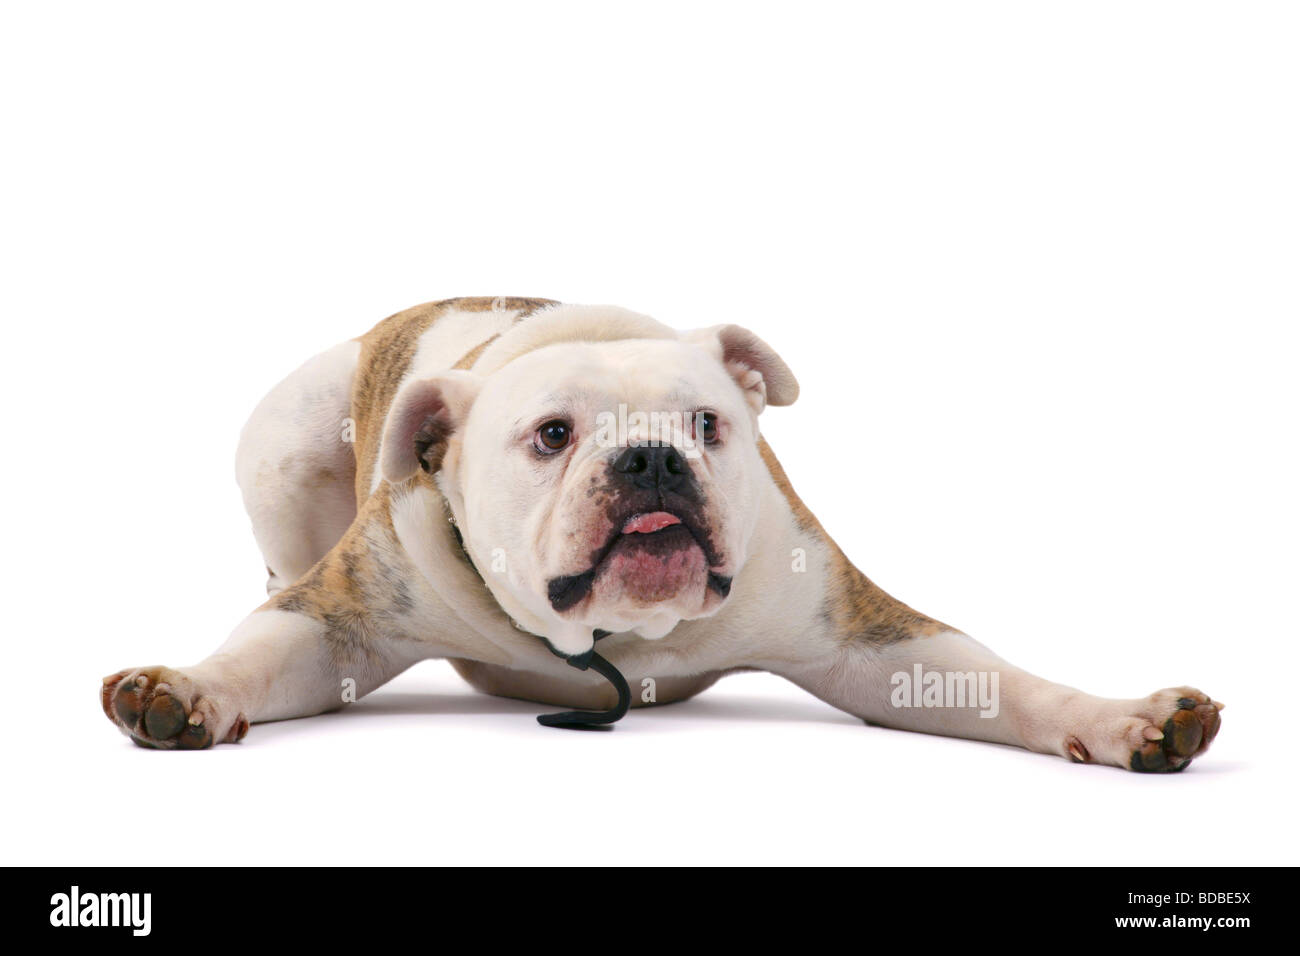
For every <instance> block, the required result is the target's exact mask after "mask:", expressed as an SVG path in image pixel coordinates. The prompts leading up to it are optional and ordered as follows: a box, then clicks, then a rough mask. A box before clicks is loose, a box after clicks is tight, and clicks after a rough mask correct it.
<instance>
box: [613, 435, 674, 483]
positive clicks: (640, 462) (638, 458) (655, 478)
mask: <svg viewBox="0 0 1300 956" xmlns="http://www.w3.org/2000/svg"><path fill="white" fill-rule="evenodd" d="M613 468H614V471H615V472H616V473H617V474H620V475H622V476H623V477H624V478H626V479H627V480H628V481H630V482H631V483H632V484H634V485H636V486H637V487H638V488H657V489H659V490H660V491H677V490H679V489H680V488H681V487H682V486H683V485H685V484H686V479H687V478H688V477H689V476H690V466H688V465H687V464H686V462H685V461H684V460H683V459H682V456H681V455H679V454H678V453H677V449H676V448H673V447H672V446H671V445H633V446H631V447H629V448H627V449H626V450H625V451H624V452H623V454H621V455H619V456H618V457H617V458H615V459H614V465H613Z"/></svg>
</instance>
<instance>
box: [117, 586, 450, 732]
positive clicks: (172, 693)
mask: <svg viewBox="0 0 1300 956" xmlns="http://www.w3.org/2000/svg"><path fill="white" fill-rule="evenodd" d="M285 593H289V592H285ZM423 656H425V655H424V653H423V652H422V651H420V650H419V649H418V648H413V647H410V646H397V645H392V644H388V643H384V644H377V645H373V646H369V647H365V648H363V647H361V646H360V645H357V646H354V647H352V648H349V647H348V646H347V645H346V644H342V645H341V644H340V642H338V641H337V640H335V639H334V638H333V636H332V635H331V633H330V625H329V624H328V623H325V622H322V621H319V620H316V619H315V618H313V617H311V616H309V615H307V614H303V613H298V612H293V611H285V610H280V609H277V608H273V607H269V606H268V607H264V608H262V609H259V610H257V611H254V612H253V613H252V614H250V615H249V616H248V617H247V618H245V619H244V621H243V623H241V624H240V625H239V627H237V628H236V629H235V631H234V633H232V634H231V636H230V638H229V640H227V641H226V643H225V644H223V645H222V646H221V647H220V648H219V649H218V650H217V651H216V652H215V653H214V654H212V655H211V656H210V657H208V658H207V659H206V660H204V661H203V662H201V663H199V664H196V665H194V666H192V667H186V668H179V669H178V668H170V667H158V666H155V667H140V668H128V669H126V670H122V671H118V672H117V673H116V674H112V675H110V676H109V677H106V678H104V682H103V688H102V690H101V692H100V693H101V702H102V704H103V708H104V714H105V716H107V717H108V719H109V720H111V721H113V723H114V724H115V725H117V727H118V728H119V729H120V730H121V731H122V732H123V733H125V734H126V735H127V736H128V737H130V738H131V739H132V740H134V741H135V742H136V743H138V744H141V745H143V746H147V747H156V748H159V749H166V750H172V749H179V750H197V749H202V748H206V747H211V746H212V745H213V744H217V743H235V742H236V741H238V740H240V739H242V738H243V736H244V734H246V733H247V732H248V727H249V725H250V724H253V723H260V722H263V721H268V720H285V719H288V718H291V717H309V716H311V715H313V714H319V713H323V712H324V711H327V710H333V709H335V708H337V707H339V706H341V705H342V704H343V702H344V700H345V699H359V698H360V697H361V696H362V695H364V694H366V693H369V692H370V691H371V690H374V689H375V688H376V687H379V686H380V685H381V684H384V683H386V682H387V681H388V680H390V679H391V678H393V677H395V676H396V675H397V674H399V673H401V671H403V670H405V669H406V668H407V667H409V666H410V665H411V664H412V663H414V661H415V660H418V659H420V658H421V657H423ZM348 680H350V681H352V682H354V683H351V684H345V681H348ZM345 689H347V690H353V689H354V690H355V696H354V697H353V696H351V695H349V697H348V698H345V696H344V691H345Z"/></svg>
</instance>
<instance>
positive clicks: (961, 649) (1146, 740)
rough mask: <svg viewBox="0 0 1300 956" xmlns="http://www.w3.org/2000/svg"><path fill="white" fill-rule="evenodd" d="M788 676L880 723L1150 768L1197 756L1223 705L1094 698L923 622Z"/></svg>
mask: <svg viewBox="0 0 1300 956" xmlns="http://www.w3.org/2000/svg"><path fill="white" fill-rule="evenodd" d="M787 676H789V677H790V678H791V679H792V680H794V681H795V682H796V683H799V684H800V685H802V686H804V687H805V688H807V689H808V690H810V691H811V692H812V693H814V694H816V695H817V696H818V697H820V698H822V699H823V700H825V701H827V702H828V703H831V704H833V705H835V706H836V707H839V708H840V709H841V710H845V711H848V712H849V713H851V714H854V715H856V716H858V717H861V718H863V719H865V720H867V721H870V722H871V723H874V724H879V725H881V726H884V727H893V728H897V729H900V730H915V731H921V732H923V733H932V734H944V735H946V736H951V737H966V738H969V739H973V740H988V741H993V742H996V743H1003V744H1011V745H1014V746H1018V747H1024V748H1026V749H1028V750H1033V751H1037V752H1039V753H1049V754H1057V755H1058V756H1062V757H1066V758H1068V759H1070V760H1073V761H1076V762H1079V763H1101V764H1110V765H1112V766H1117V767H1125V768H1127V769H1130V770H1137V771H1143V772H1155V773H1161V772H1168V771H1177V770H1182V769H1183V768H1184V767H1186V766H1187V765H1188V764H1189V763H1190V762H1191V761H1192V759H1193V758H1195V757H1198V756H1200V755H1201V754H1203V753H1204V752H1205V751H1206V749H1207V748H1208V747H1209V746H1210V743H1211V742H1212V741H1213V740H1214V737H1215V734H1217V733H1218V731H1219V710H1220V709H1221V708H1222V705H1221V704H1218V703H1215V702H1214V701H1211V700H1210V698H1209V697H1208V696H1207V695H1206V694H1204V693H1202V692H1201V691H1199V690H1196V689H1195V688H1192V687H1172V688H1167V689H1165V690H1159V691H1156V692H1155V693H1153V694H1150V695H1148V696H1146V697H1139V698H1136V699H1132V700H1123V699H1112V698H1104V697H1095V696H1093V695H1091V694H1086V693H1084V692H1082V691H1079V690H1076V689H1074V688H1073V687H1067V686H1065V685H1062V684H1055V683H1052V682H1050V681H1046V680H1043V679H1042V678H1039V677H1035V676H1034V675H1033V674H1030V673H1028V672H1026V671H1023V670H1021V669H1020V668H1018V667H1013V666H1012V665H1010V664H1008V663H1007V662H1006V661H1004V660H1002V659H1001V658H999V657H998V656H996V655H995V654H993V653H992V652H991V651H989V650H988V649H987V648H985V647H984V646H983V645H981V644H979V643H978V642H976V641H974V640H973V639H971V638H970V637H967V636H966V635H965V634H962V633H959V632H956V631H951V630H946V629H933V628H931V627H928V626H927V627H920V628H917V629H916V630H914V631H912V632H911V633H907V632H903V633H900V634H899V635H898V639H897V640H894V641H891V642H890V643H886V644H872V643H871V642H870V641H867V640H858V641H849V642H848V643H846V644H844V645H843V646H841V647H839V648H838V649H836V650H835V651H833V652H831V653H829V654H828V655H827V656H826V657H825V658H824V659H823V660H821V661H817V662H809V663H808V664H807V665H805V666H803V667H799V668H797V669H795V670H793V671H792V672H791V673H789V674H787Z"/></svg>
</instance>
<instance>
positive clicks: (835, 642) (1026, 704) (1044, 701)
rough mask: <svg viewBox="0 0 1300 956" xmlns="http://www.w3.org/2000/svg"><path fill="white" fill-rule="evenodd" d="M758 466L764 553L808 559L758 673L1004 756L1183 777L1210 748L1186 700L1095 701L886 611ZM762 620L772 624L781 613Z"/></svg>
mask: <svg viewBox="0 0 1300 956" xmlns="http://www.w3.org/2000/svg"><path fill="white" fill-rule="evenodd" d="M763 454H764V458H765V460H766V462H767V464H768V468H769V470H770V471H771V474H772V478H773V481H774V485H775V488H776V489H777V490H778V491H779V493H780V495H781V497H782V498H783V499H784V504H785V507H786V508H788V509H789V510H788V513H787V515H786V520H785V522H784V524H783V525H782V530H781V531H780V532H779V536H778V537H777V538H776V539H775V541H774V542H773V543H772V544H771V545H769V551H770V552H772V553H782V552H784V551H785V549H786V548H789V547H791V546H793V547H794V549H795V550H796V551H798V552H800V553H806V554H807V563H808V567H807V573H803V574H798V575H794V576H793V577H794V580H792V581H791V584H790V587H789V588H788V589H785V590H783V591H781V594H782V601H784V602H785V605H786V606H791V607H793V606H803V607H805V608H807V611H806V614H807V618H806V620H805V621H803V622H802V623H803V626H802V627H801V628H795V629H793V630H791V629H784V630H783V631H782V632H780V633H778V634H772V635H770V637H769V641H768V647H767V648H766V651H765V653H766V654H767V659H766V660H764V661H763V662H762V663H761V664H760V665H759V666H762V667H764V668H765V669H768V670H771V671H774V672H776V673H778V674H781V675H782V676H785V677H787V678H789V679H790V680H792V681H794V682H795V683H796V684H799V685H800V686H802V687H804V688H806V689H807V690H809V691H811V692H812V693H814V694H816V695H817V696H818V697H820V698H821V699H823V700H825V701H827V702H828V703H830V704H833V705H834V706H836V707H838V708H840V709H841V710H845V711H848V712H849V713H851V714H854V715H855V716H858V717H861V718H863V719H864V720H867V721H870V722H871V723H875V724H880V725H882V726H885V727H894V728H898V729H901V730H915V731H920V732H923V733H932V734H944V735H946V736H951V737H965V738H968V739H972V740H988V741H993V742H996V743H1002V744H1011V745H1014V746H1018V747H1024V748H1026V749H1028V750H1033V751H1037V752H1039V753H1049V754H1057V755H1058V756H1062V757H1066V758H1068V759H1070V760H1074V761H1076V762H1080V763H1100V764H1110V765H1113V766H1117V767H1125V768H1127V769H1130V770H1137V771H1144V772H1157V773H1158V772H1166V771H1176V770H1182V769H1183V768H1184V767H1186V766H1187V765H1188V763H1190V762H1191V761H1192V759H1194V758H1195V757H1198V756H1200V755H1201V754H1203V753H1205V751H1206V749H1207V748H1208V747H1209V746H1210V743H1211V742H1212V741H1213V740H1214V737H1215V735H1216V734H1217V733H1218V731H1219V711H1220V710H1221V709H1222V707H1223V705H1222V704H1218V703H1216V702H1214V701H1212V700H1211V699H1210V698H1209V696H1207V695H1206V694H1204V693H1202V692H1201V691H1199V690H1196V689H1195V688H1192V687H1171V688H1167V689H1165V690H1159V691H1156V692H1155V693H1154V694H1150V695H1148V696H1146V697H1139V698H1135V699H1132V700H1123V699H1112V698H1105V697H1095V696H1093V695H1091V694H1086V693H1084V692H1083V691H1080V690H1076V689H1075V688H1073V687H1067V686H1065V685H1063V684H1055V683H1052V682H1051V681H1047V680H1043V679H1042V678H1040V677H1035V676H1034V675H1033V674H1030V673H1028V672H1026V671H1023V670H1021V669H1020V668H1018V667H1014V666H1012V665H1011V664H1009V663H1007V662H1006V661H1004V660H1002V659H1001V658H1000V657H998V656H997V655H996V654H994V653H993V652H992V651H990V650H989V649H988V648H986V647H984V646H983V645H982V644H980V643H978V642H977V641H975V640H973V639H971V638H970V637H968V636H966V635H965V634H962V633H960V632H959V631H955V630H953V629H952V628H949V627H947V626H945V625H943V624H941V623H939V622H938V621H935V620H932V619H931V618H928V617H926V616H925V615H923V614H920V613H918V612H916V611H914V610H912V609H911V608H909V607H907V606H906V605H904V604H902V603H901V602H899V601H896V600H895V599H893V598H892V597H890V596H889V595H888V594H886V593H885V592H884V591H882V590H881V589H880V588H878V587H877V586H876V585H875V584H873V583H872V582H871V581H869V580H868V579H867V578H866V577H865V576H864V575H863V574H862V573H861V572H860V571H858V569H857V568H855V567H854V566H853V564H852V563H851V562H850V561H849V560H848V558H847V557H845V555H844V553H843V552H842V551H840V549H839V548H838V547H836V545H835V543H834V542H833V541H832V540H831V539H830V537H829V536H828V535H827V534H826V532H825V530H824V529H823V528H822V527H821V525H820V523H818V521H817V519H816V518H814V517H813V516H812V514H811V512H809V511H808V509H807V508H806V507H805V506H804V504H803V502H802V501H800V500H799V498H798V496H797V495H795V493H794V490H793V489H792V488H791V487H790V483H789V480H788V479H787V478H786V476H785V473H784V471H783V470H782V469H781V466H780V465H779V463H777V461H776V458H775V457H774V456H773V455H772V454H771V451H770V449H767V448H766V446H763ZM773 507H780V506H779V505H773ZM799 594H803V598H804V599H803V600H802V601H800V600H798V599H797V597H796V596H797V595H799ZM768 617H779V609H777V608H773V609H772V610H771V611H770V612H769V614H768ZM760 618H761V616H760ZM790 634H795V635H797V637H796V638H795V639H794V640H791V638H790V637H789V635H790Z"/></svg>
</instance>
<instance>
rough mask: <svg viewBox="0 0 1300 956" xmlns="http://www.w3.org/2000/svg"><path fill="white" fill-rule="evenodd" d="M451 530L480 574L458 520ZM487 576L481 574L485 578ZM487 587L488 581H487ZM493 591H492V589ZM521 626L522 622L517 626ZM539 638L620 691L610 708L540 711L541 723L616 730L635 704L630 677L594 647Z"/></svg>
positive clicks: (599, 633)
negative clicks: (575, 648)
mask: <svg viewBox="0 0 1300 956" xmlns="http://www.w3.org/2000/svg"><path fill="white" fill-rule="evenodd" d="M447 513H448V514H450V513H451V507H450V506H447ZM451 532H452V534H454V535H455V536H456V543H457V544H458V545H460V552H461V554H463V555H464V556H465V560H466V561H468V562H469V566H470V567H471V568H474V573H476V574H478V568H477V567H475V566H474V559H473V558H471V557H470V556H469V551H468V550H467V549H466V547H465V536H464V535H462V534H461V533H460V528H458V527H457V526H456V522H455V521H452V522H451ZM482 578H483V575H482V574H479V579H480V580H482ZM483 586H484V587H487V582H486V581H484V582H483ZM489 593H491V592H490V591H489ZM515 626H516V627H518V625H515ZM609 633H610V632H609V631H602V630H600V629H599V628H598V629H596V630H595V631H592V633H591V638H592V641H593V643H594V642H595V641H598V640H600V639H601V638H602V637H608V636H609ZM533 636H534V637H536V638H537V639H538V640H539V641H541V642H542V643H543V644H545V645H546V649H547V650H549V651H550V652H551V653H552V654H554V655H555V656H556V657H563V658H564V662H565V663H566V664H568V665H569V666H570V667H574V668H577V669H578V670H580V671H585V670H593V671H595V672H596V673H597V674H599V675H600V676H601V677H603V678H605V680H607V681H609V682H610V683H611V684H613V685H614V690H615V691H616V692H617V693H618V701H617V702H616V703H615V704H614V706H613V707H611V708H610V709H609V710H566V711H562V712H561V713H558V714H538V715H537V722H538V723H539V724H541V725H542V726H543V727H563V728H564V729H565V730H607V729H612V727H611V725H612V724H614V723H616V722H617V721H619V720H622V719H623V718H624V717H625V716H626V715H627V712H628V708H630V707H631V706H632V691H631V689H630V688H629V687H628V686H627V679H626V678H625V677H624V676H623V675H622V674H620V673H619V670H618V668H617V667H615V666H614V665H613V664H611V663H610V662H609V661H607V660H606V659H605V658H603V657H601V656H600V655H599V654H597V653H596V648H595V647H594V646H593V647H592V649H591V650H589V651H585V652H584V653H582V654H566V653H564V652H563V651H561V650H557V649H556V647H555V645H554V644H552V643H551V642H550V641H548V640H547V639H546V638H544V637H542V636H541V635H538V634H534V635H533Z"/></svg>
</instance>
